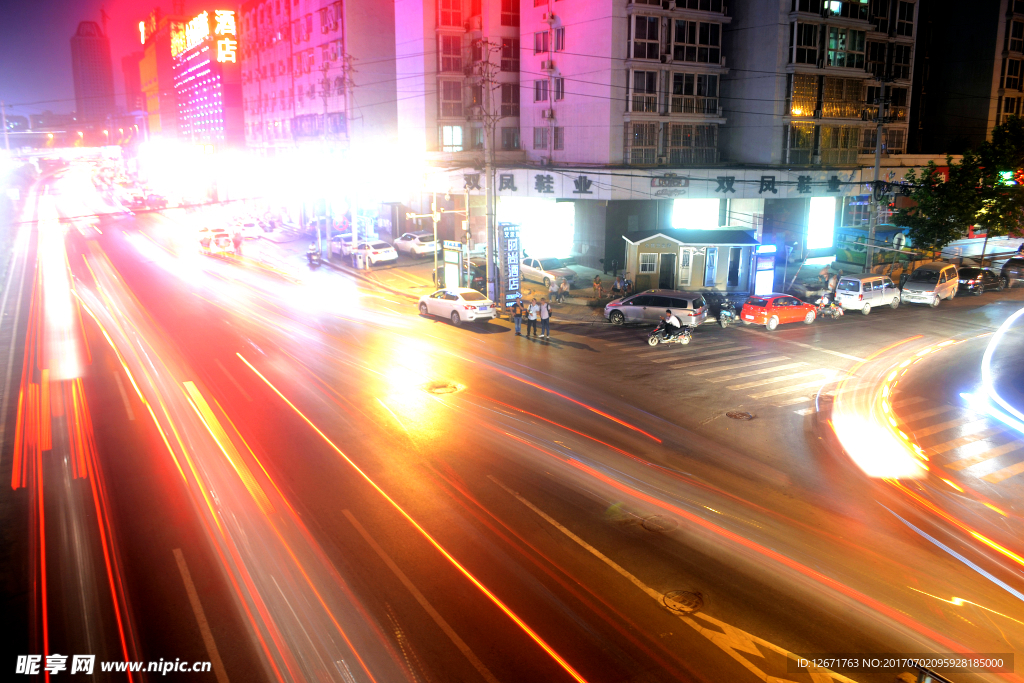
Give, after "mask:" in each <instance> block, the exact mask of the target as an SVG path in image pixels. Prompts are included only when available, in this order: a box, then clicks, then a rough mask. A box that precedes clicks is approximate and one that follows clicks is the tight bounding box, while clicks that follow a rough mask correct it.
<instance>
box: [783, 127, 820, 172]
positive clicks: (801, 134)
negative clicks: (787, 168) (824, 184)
mask: <svg viewBox="0 0 1024 683" xmlns="http://www.w3.org/2000/svg"><path fill="white" fill-rule="evenodd" d="M788 147H789V163H791V164H809V163H811V157H812V156H813V154H814V124H813V123H791V124H789V145H788Z"/></svg>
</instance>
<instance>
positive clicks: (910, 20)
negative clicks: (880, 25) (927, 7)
mask: <svg viewBox="0 0 1024 683" xmlns="http://www.w3.org/2000/svg"><path fill="white" fill-rule="evenodd" d="M896 35H898V36H912V35H914V3H912V2H906V1H905V0H900V4H899V7H897V8H896Z"/></svg>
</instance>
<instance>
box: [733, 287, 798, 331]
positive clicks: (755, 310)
mask: <svg viewBox="0 0 1024 683" xmlns="http://www.w3.org/2000/svg"><path fill="white" fill-rule="evenodd" d="M814 317H815V313H814V304H809V303H807V302H805V301H800V299H797V298H796V297H795V296H790V295H789V294H775V293H773V294H762V295H760V296H752V297H750V298H749V299H747V301H746V303H744V304H743V308H742V310H741V311H740V320H742V321H743V324H744V325H764V326H765V327H767V328H768V329H769V330H774V329H775V328H776V327H778V326H779V325H782V324H785V323H798V322H805V323H807V324H808V325H810V324H811V323H813V322H814Z"/></svg>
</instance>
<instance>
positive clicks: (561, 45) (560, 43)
mask: <svg viewBox="0 0 1024 683" xmlns="http://www.w3.org/2000/svg"><path fill="white" fill-rule="evenodd" d="M563 50H565V27H564V26H562V27H559V28H556V29H555V52H562V51H563Z"/></svg>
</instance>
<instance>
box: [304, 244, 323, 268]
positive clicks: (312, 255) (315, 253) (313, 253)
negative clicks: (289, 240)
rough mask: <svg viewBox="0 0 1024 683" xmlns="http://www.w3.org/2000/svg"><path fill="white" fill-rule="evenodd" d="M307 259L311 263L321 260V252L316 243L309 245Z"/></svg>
mask: <svg viewBox="0 0 1024 683" xmlns="http://www.w3.org/2000/svg"><path fill="white" fill-rule="evenodd" d="M306 258H307V259H309V262H310V263H313V261H319V260H320V250H319V249H317V246H316V242H310V243H309V248H308V249H306Z"/></svg>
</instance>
